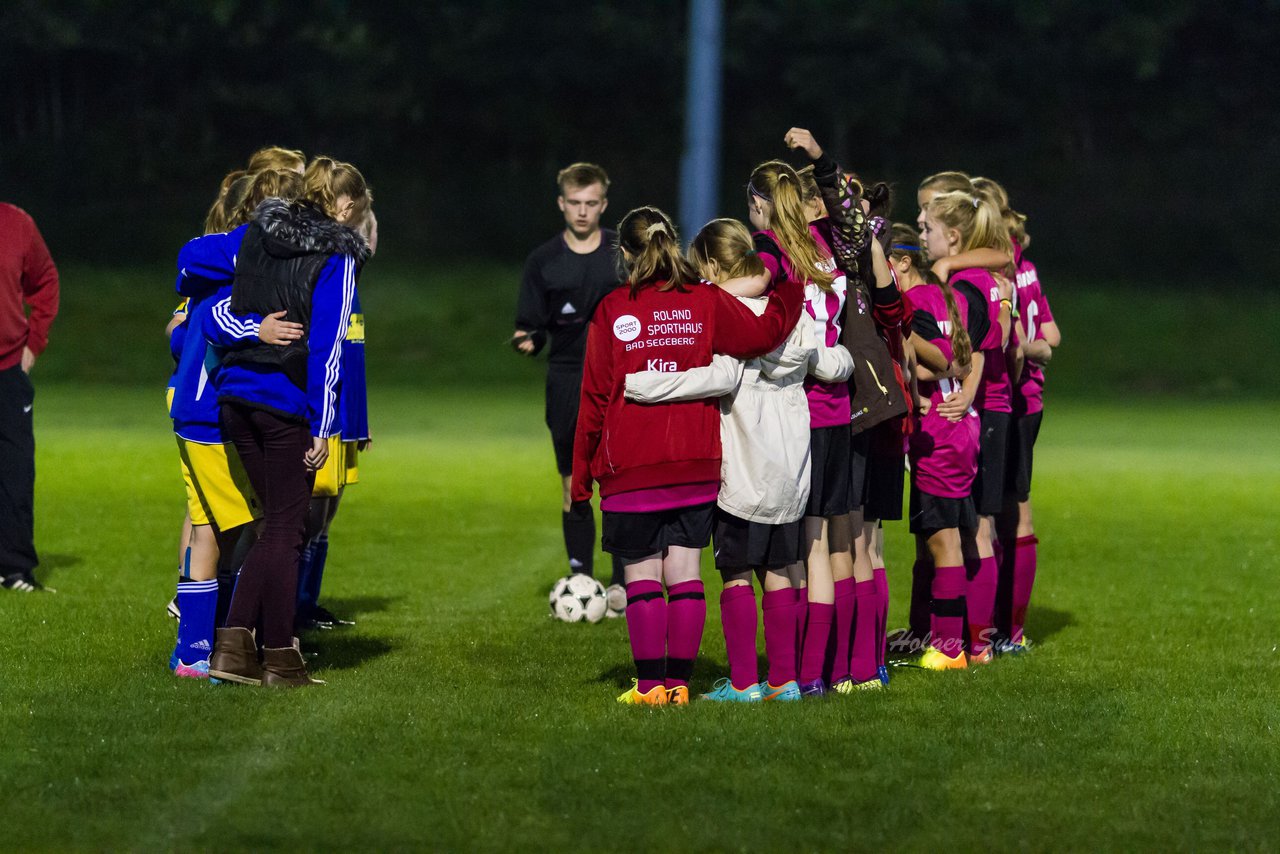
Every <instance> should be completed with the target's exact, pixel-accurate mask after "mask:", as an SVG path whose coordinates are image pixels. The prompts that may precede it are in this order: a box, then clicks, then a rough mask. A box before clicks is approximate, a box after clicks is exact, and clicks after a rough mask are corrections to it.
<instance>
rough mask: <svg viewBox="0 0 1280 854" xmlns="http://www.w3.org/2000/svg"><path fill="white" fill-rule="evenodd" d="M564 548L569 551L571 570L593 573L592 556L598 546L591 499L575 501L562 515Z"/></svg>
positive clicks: (585, 573)
mask: <svg viewBox="0 0 1280 854" xmlns="http://www.w3.org/2000/svg"><path fill="white" fill-rule="evenodd" d="M561 525H562V526H563V528H564V549H565V551H566V552H568V553H569V570H570V571H571V572H581V573H582V574H583V575H591V574H592V568H593V567H592V556H593V555H594V553H595V548H596V519H595V516H593V515H592V514H591V502H590V501H575V502H574V503H573V504H572V505H571V506H570V507H569V512H567V513H563V514H562V515H561Z"/></svg>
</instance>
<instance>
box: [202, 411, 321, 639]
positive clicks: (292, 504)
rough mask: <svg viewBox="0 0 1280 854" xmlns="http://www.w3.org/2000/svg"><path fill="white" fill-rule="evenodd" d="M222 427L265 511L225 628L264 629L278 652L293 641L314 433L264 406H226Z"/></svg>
mask: <svg viewBox="0 0 1280 854" xmlns="http://www.w3.org/2000/svg"><path fill="white" fill-rule="evenodd" d="M222 432H223V435H225V436H227V437H228V438H229V439H231V441H232V442H234V443H235V446H236V450H237V451H239V452H240V460H241V462H243V463H244V470H245V472H246V473H247V474H248V475H249V482H250V483H252V484H253V489H254V492H256V493H257V494H258V500H259V502H261V504H262V508H263V520H262V521H263V525H262V533H261V534H260V535H259V537H258V541H257V542H256V543H254V544H253V547H252V548H250V549H249V553H248V555H247V556H246V557H245V560H244V566H243V567H242V568H241V569H240V580H239V581H238V582H237V583H236V590H235V593H234V594H233V596H232V597H231V610H230V611H229V612H228V613H227V626H229V627H232V626H238V627H241V628H246V629H253V628H257V627H259V626H260V627H261V631H262V635H261V637H260V638H259V641H260V643H261V644H262V646H264V647H267V648H270V649H280V648H283V647H287V646H289V645H290V644H291V643H292V642H293V618H294V611H295V609H296V607H297V593H298V554H299V552H301V550H302V530H303V526H304V524H305V521H306V516H307V505H308V504H309V503H310V501H311V484H312V482H313V481H314V479H315V474H314V473H313V472H310V471H309V470H308V469H307V466H306V462H305V461H304V459H303V457H304V455H305V454H306V453H307V451H308V450H309V449H310V448H311V435H310V431H309V430H308V429H307V427H306V426H305V425H303V424H297V423H294V422H291V421H285V420H284V419H282V418H279V417H277V416H275V415H272V414H271V413H269V412H264V411H263V410H261V409H251V408H249V407H247V406H242V405H240V404H235V403H224V404H223V405H222Z"/></svg>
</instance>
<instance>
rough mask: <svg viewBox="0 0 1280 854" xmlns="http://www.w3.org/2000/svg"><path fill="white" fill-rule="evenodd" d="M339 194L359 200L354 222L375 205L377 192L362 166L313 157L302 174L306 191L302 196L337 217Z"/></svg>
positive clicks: (352, 213)
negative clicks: (363, 171) (371, 187)
mask: <svg viewBox="0 0 1280 854" xmlns="http://www.w3.org/2000/svg"><path fill="white" fill-rule="evenodd" d="M339 196H346V197H348V198H349V199H351V201H352V202H354V203H355V207H353V208H352V209H351V218H350V220H349V221H350V222H359V221H360V220H361V219H363V218H364V215H365V212H366V211H368V210H369V208H370V207H371V206H372V205H373V193H372V192H370V190H369V186H368V185H367V184H365V182H364V176H363V175H361V174H360V170H359V169H357V168H356V167H354V166H352V165H351V164H350V163H343V162H342V161H340V160H334V159H333V158H332V157H317V158H315V159H314V160H312V161H311V163H310V164H309V165H308V166H307V171H306V173H305V174H303V176H302V193H301V194H299V196H298V198H300V199H302V200H303V201H307V202H311V203H312V204H314V205H316V206H317V207H319V208H320V209H321V210H323V211H324V212H325V214H326V215H327V216H329V217H330V218H332V219H336V218H337V215H338V197H339Z"/></svg>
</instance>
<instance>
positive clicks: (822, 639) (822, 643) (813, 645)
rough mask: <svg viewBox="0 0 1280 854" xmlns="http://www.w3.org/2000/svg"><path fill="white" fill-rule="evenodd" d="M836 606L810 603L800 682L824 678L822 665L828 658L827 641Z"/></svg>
mask: <svg viewBox="0 0 1280 854" xmlns="http://www.w3.org/2000/svg"><path fill="white" fill-rule="evenodd" d="M835 613H836V606H835V605H825V604H822V603H821V602H810V603H809V621H808V622H807V623H806V624H805V627H804V646H803V647H801V649H802V652H801V653H800V682H801V683H805V682H813V681H815V680H817V679H821V678H822V665H823V663H825V661H826V658H827V641H828V640H830V638H831V621H832V619H833V618H834V617H835Z"/></svg>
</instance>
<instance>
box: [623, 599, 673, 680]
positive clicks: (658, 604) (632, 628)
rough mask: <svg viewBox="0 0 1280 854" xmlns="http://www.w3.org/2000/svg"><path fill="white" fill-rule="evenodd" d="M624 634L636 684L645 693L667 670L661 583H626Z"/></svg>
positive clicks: (665, 615) (664, 606)
mask: <svg viewBox="0 0 1280 854" xmlns="http://www.w3.org/2000/svg"><path fill="white" fill-rule="evenodd" d="M627 634H628V635H629V636H630V637H631V657H632V658H634V659H635V662H636V676H637V677H639V682H638V684H637V685H636V688H637V689H638V690H639V691H640V693H642V694H647V693H649V692H650V691H652V690H653V689H654V688H655V687H656V686H658V685H661V684H662V682H663V679H664V678H665V677H666V673H667V600H666V599H665V598H663V596H662V583H661V582H658V581H633V582H631V583H630V584H628V585H627Z"/></svg>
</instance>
